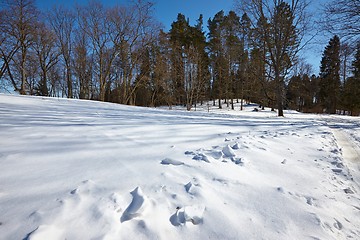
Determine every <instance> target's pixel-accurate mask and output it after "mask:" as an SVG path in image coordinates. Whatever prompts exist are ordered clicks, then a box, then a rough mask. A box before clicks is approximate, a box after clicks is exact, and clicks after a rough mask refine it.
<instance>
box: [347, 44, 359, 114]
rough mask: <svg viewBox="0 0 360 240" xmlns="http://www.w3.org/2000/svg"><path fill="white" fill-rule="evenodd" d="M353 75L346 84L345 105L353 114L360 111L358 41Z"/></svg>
mask: <svg viewBox="0 0 360 240" xmlns="http://www.w3.org/2000/svg"><path fill="white" fill-rule="evenodd" d="M352 72H353V75H352V76H351V77H350V78H348V79H347V80H346V82H345V84H344V92H343V105H344V107H345V109H347V110H348V111H349V112H350V114H351V115H354V116H355V115H359V113H360V43H358V45H357V48H356V53H355V58H354V61H353V63H352Z"/></svg>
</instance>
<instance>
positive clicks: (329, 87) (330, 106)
mask: <svg viewBox="0 0 360 240" xmlns="http://www.w3.org/2000/svg"><path fill="white" fill-rule="evenodd" d="M340 87H341V84H340V39H339V37H338V36H336V35H335V36H334V37H333V38H332V39H330V41H329V44H328V45H327V46H326V48H325V50H324V53H323V57H322V60H321V66H320V90H319V91H320V92H319V97H320V102H321V104H322V107H323V108H324V109H325V111H326V113H329V114H334V113H336V109H337V107H338V105H339V94H340Z"/></svg>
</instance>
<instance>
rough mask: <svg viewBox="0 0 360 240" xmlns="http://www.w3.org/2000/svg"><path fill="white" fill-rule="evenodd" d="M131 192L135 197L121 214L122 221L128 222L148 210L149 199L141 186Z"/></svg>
mask: <svg viewBox="0 0 360 240" xmlns="http://www.w3.org/2000/svg"><path fill="white" fill-rule="evenodd" d="M130 194H131V195H132V197H133V199H132V201H131V203H130V205H129V206H128V207H127V208H126V210H125V212H124V213H123V215H122V216H121V218H120V221H121V222H126V221H129V220H131V219H133V218H135V217H138V216H141V214H142V213H143V212H144V211H145V210H146V205H147V201H148V199H147V197H146V196H145V195H144V194H143V192H142V190H141V188H140V187H137V188H135V189H134V190H133V191H132V192H130Z"/></svg>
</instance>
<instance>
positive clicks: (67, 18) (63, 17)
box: [49, 6, 76, 98]
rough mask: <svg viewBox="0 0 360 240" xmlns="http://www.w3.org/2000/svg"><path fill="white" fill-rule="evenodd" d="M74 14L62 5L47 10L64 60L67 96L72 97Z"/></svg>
mask: <svg viewBox="0 0 360 240" xmlns="http://www.w3.org/2000/svg"><path fill="white" fill-rule="evenodd" d="M75 20H76V19H75V14H74V13H73V12H72V11H71V10H69V9H66V8H64V7H61V6H55V7H54V8H53V9H52V10H51V11H50V12H49V22H50V25H51V27H52V30H53V31H54V33H55V34H56V37H57V44H58V47H59V50H60V53H61V56H62V59H63V61H64V66H65V68H64V70H65V71H64V72H65V73H66V74H65V78H66V85H67V97H68V98H72V97H73V80H72V63H71V57H72V51H73V49H72V48H73V46H72V42H73V36H74V30H75Z"/></svg>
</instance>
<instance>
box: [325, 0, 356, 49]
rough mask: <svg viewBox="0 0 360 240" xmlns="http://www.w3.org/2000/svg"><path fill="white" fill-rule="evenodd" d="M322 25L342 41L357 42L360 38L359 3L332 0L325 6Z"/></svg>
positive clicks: (353, 0) (354, 0)
mask: <svg viewBox="0 0 360 240" xmlns="http://www.w3.org/2000/svg"><path fill="white" fill-rule="evenodd" d="M323 23H324V25H325V27H326V29H327V30H329V31H330V32H332V33H333V34H338V35H340V36H342V37H344V38H345V39H344V40H350V41H355V42H356V41H358V40H359V36H360V1H359V0H332V1H331V2H329V3H327V4H326V5H325V18H324V20H323Z"/></svg>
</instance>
